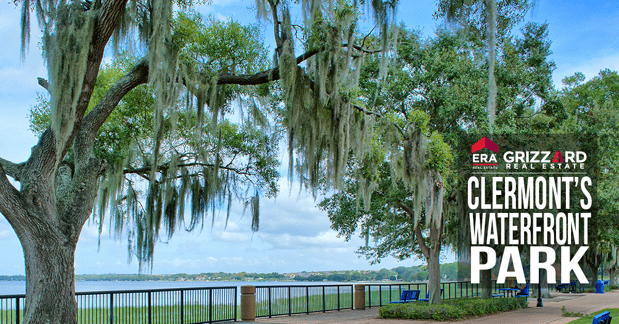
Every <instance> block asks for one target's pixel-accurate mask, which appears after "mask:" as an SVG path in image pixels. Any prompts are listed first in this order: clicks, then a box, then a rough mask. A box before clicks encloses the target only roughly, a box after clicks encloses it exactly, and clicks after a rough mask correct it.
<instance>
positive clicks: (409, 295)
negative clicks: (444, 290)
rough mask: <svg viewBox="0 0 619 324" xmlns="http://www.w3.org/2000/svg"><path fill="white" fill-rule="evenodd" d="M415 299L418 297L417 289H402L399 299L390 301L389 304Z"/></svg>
mask: <svg viewBox="0 0 619 324" xmlns="http://www.w3.org/2000/svg"><path fill="white" fill-rule="evenodd" d="M417 299H419V290H404V291H402V295H401V296H400V300H395V301H392V302H391V304H406V303H410V302H414V301H417Z"/></svg>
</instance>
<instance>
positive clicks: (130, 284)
mask: <svg viewBox="0 0 619 324" xmlns="http://www.w3.org/2000/svg"><path fill="white" fill-rule="evenodd" d="M331 284H352V283H341V282H302V281H283V282H282V281H258V282H256V281H76V282H75V290H76V291H77V292H84V291H109V290H144V289H171V288H191V287H232V286H237V287H239V289H240V287H241V286H244V285H254V286H271V285H273V286H275V285H282V286H290V285H294V286H296V285H300V286H302V285H331ZM25 293H26V282H25V281H0V295H16V294H25Z"/></svg>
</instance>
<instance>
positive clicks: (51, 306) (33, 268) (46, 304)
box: [21, 230, 77, 324]
mask: <svg viewBox="0 0 619 324" xmlns="http://www.w3.org/2000/svg"><path fill="white" fill-rule="evenodd" d="M54 232H55V233H54V234H52V233H50V232H49V231H47V230H38V231H37V230H34V231H32V235H29V238H27V239H25V240H21V241H22V248H23V250H24V258H25V263H26V295H27V298H26V305H25V309H24V311H25V314H24V317H25V321H24V323H26V324H29V323H33V324H34V323H63V324H66V323H69V324H71V323H77V302H76V299H75V267H74V264H75V249H76V247H77V239H72V238H70V237H69V238H68V237H67V236H66V235H64V234H62V233H59V232H58V231H54Z"/></svg>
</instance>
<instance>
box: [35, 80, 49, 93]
mask: <svg viewBox="0 0 619 324" xmlns="http://www.w3.org/2000/svg"><path fill="white" fill-rule="evenodd" d="M37 81H38V82H39V85H40V86H42V87H43V88H44V89H45V90H47V92H49V82H47V80H45V79H43V78H41V77H38V78H37Z"/></svg>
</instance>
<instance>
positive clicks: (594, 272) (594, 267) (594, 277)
mask: <svg viewBox="0 0 619 324" xmlns="http://www.w3.org/2000/svg"><path fill="white" fill-rule="evenodd" d="M587 266H589V269H591V281H589V284H590V285H591V286H594V287H595V283H596V282H597V281H598V270H599V268H600V264H599V263H598V262H591V261H587Z"/></svg>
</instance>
